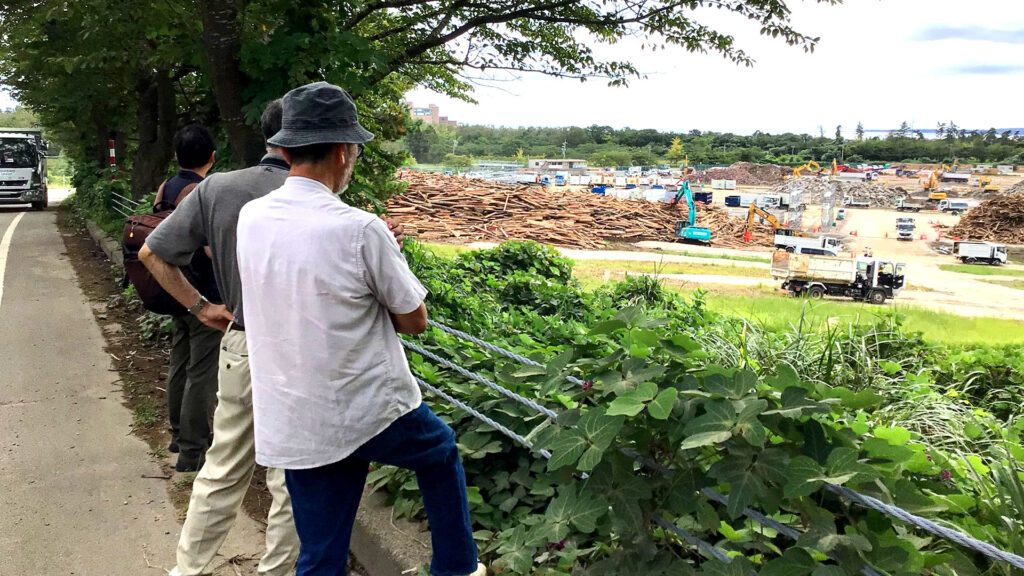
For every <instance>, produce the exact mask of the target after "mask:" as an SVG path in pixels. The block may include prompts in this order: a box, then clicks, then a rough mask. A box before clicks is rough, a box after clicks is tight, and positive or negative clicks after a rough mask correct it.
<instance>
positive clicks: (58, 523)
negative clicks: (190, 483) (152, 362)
mask: <svg viewBox="0 0 1024 576" xmlns="http://www.w3.org/2000/svg"><path fill="white" fill-rule="evenodd" d="M59 198H60V197H59V196H57V197H56V198H55V197H54V196H51V205H52V204H55V203H56V202H58V201H59ZM19 215H20V216H21V219H20V221H19V223H18V225H17V228H16V229H14V230H13V233H11V234H10V235H9V238H10V241H9V243H8V245H9V249H8V251H7V258H6V269H5V274H4V275H3V299H2V302H0V576H28V575H33V576H35V575H39V576H50V575H65V574H67V575H75V576H116V575H128V574H131V575H136V574H138V575H146V574H153V575H154V576H157V575H160V574H166V573H167V572H166V570H169V569H170V568H172V567H173V566H174V550H175V545H176V543H177V537H178V533H179V531H180V525H179V524H178V522H177V521H176V520H175V510H174V508H173V506H172V504H171V502H170V500H169V498H168V495H167V480H165V479H161V478H160V476H162V473H161V471H160V468H159V466H158V465H157V463H156V462H154V461H153V459H152V458H151V457H150V456H149V454H148V453H149V448H148V446H146V444H145V443H144V442H142V441H141V440H139V439H138V438H136V437H135V436H133V435H132V433H131V423H132V415H131V413H130V411H129V410H128V409H127V408H125V407H124V406H123V405H122V403H121V402H122V396H121V391H120V388H119V383H118V374H117V372H115V371H113V370H112V369H111V359H110V357H109V356H108V355H107V354H106V352H104V338H103V334H102V332H101V329H100V327H99V326H98V325H97V323H96V321H95V320H94V316H93V314H92V309H91V306H92V304H90V303H89V302H88V300H87V299H86V296H85V294H84V293H83V292H82V291H81V289H80V288H79V286H78V284H77V281H76V277H75V273H74V270H73V268H72V266H71V264H70V262H69V261H68V258H67V256H66V255H65V254H64V244H63V242H62V239H61V235H60V231H59V230H58V228H57V226H56V213H55V212H53V211H52V208H51V210H50V211H47V212H25V211H24V210H22V209H18V208H8V207H0V239H2V238H3V237H4V235H5V233H8V231H9V230H10V226H11V224H12V222H14V221H15V219H16V218H18V217H19ZM2 249H3V247H2V246H0V262H2V261H3V260H4V258H3V253H2V252H3V250H2ZM147 476H155V477H157V478H147ZM261 550H262V534H261V533H260V532H259V530H258V527H257V526H256V525H255V522H253V521H252V520H250V519H248V518H247V517H246V516H245V514H244V513H243V514H240V517H239V525H238V526H237V527H236V530H233V534H232V537H231V538H229V541H228V543H227V544H226V545H225V548H224V550H223V551H222V552H223V553H224V555H225V557H226V558H230V557H232V556H235V555H239V554H243V555H247V556H250V557H251V556H255V555H258V553H259V552H260V551H261ZM245 572H246V573H249V572H248V571H245ZM217 573H218V574H235V573H238V572H235V570H234V569H231V570H227V569H226V567H223V568H222V569H221V570H218V571H217Z"/></svg>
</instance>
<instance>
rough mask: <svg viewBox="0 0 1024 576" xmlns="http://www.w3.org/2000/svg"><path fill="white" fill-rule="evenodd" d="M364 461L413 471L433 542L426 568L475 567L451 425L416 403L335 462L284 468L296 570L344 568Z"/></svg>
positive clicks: (445, 575) (456, 573) (321, 574)
mask: <svg viewBox="0 0 1024 576" xmlns="http://www.w3.org/2000/svg"><path fill="white" fill-rule="evenodd" d="M370 462H380V463H382V464H391V465H394V466H398V467H400V468H406V469H408V470H412V471H413V472H415V473H416V481H417V483H418V484H419V487H420V492H421V493H422V495H423V507H424V508H425V509H426V511H427V520H428V521H429V522H430V539H431V543H432V545H433V549H434V557H433V559H432V561H431V563H430V572H431V573H432V574H434V575H435V576H460V575H465V574H471V573H472V572H473V571H474V570H476V567H477V549H476V542H475V541H474V540H473V529H472V526H471V525H470V519H469V502H468V501H467V500H466V473H465V472H464V471H463V469H462V461H461V460H460V459H459V450H458V447H457V446H456V445H455V433H454V432H453V431H452V429H451V428H449V427H448V425H447V424H445V423H444V422H442V421H441V420H440V419H439V418H438V417H437V416H436V415H434V413H433V412H431V411H430V408H427V405H426V404H420V406H419V408H417V409H415V410H413V411H412V412H410V413H408V414H406V415H405V416H402V417H401V418H399V419H398V420H395V421H394V422H393V423H392V424H391V426H388V428H387V429H385V430H384V431H383V432H381V433H380V434H378V435H377V436H375V437H374V438H373V439H372V440H370V441H369V442H367V443H366V444H363V445H362V446H360V447H359V449H358V450H356V451H355V453H353V454H352V455H351V456H349V457H348V458H345V459H344V460H341V461H340V462H335V463H333V464H328V465H327V466H321V467H319V468H310V469H307V470H285V480H286V481H287V483H288V492H289V493H290V494H291V497H292V510H293V512H294V514H295V528H296V530H297V531H298V533H299V542H300V545H299V561H298V566H297V567H296V573H295V574H296V576H345V574H346V572H347V564H348V549H349V542H350V540H351V538H352V523H353V522H354V521H355V517H356V510H357V509H358V508H359V499H360V498H361V497H362V495H363V488H364V486H365V484H366V474H367V472H368V471H369V466H370Z"/></svg>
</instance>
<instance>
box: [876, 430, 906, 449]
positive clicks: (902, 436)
mask: <svg viewBox="0 0 1024 576" xmlns="http://www.w3.org/2000/svg"><path fill="white" fill-rule="evenodd" d="M871 433H872V434H874V436H875V438H882V439H884V440H887V441H888V442H889V444H893V445H896V446H906V444H907V443H908V442H910V439H911V433H910V430H907V429H906V428H902V427H900V426H895V427H892V428H885V427H881V426H879V427H878V428H875V429H874V430H872V431H871Z"/></svg>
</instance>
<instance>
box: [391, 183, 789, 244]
mask: <svg viewBox="0 0 1024 576" xmlns="http://www.w3.org/2000/svg"><path fill="white" fill-rule="evenodd" d="M401 179H402V181H404V182H407V183H408V187H407V189H406V191H405V192H404V193H403V194H401V195H398V196H395V197H393V198H392V199H391V200H389V201H388V203H387V208H388V213H389V214H390V215H391V216H393V217H395V218H397V219H398V220H399V221H400V222H402V224H403V225H404V226H405V227H406V228H408V229H409V230H410V232H414V233H415V234H417V235H418V236H419V238H420V239H423V240H440V239H449V240H450V239H458V240H461V241H488V242H504V241H506V240H534V241H536V242H541V243H544V244H552V245H555V246H562V247H569V248H586V249H597V248H603V247H605V242H608V241H619V242H627V241H628V242H637V241H641V240H660V241H663V242H671V241H676V240H679V238H677V237H676V235H675V223H676V221H678V220H685V219H686V217H687V213H686V207H685V206H682V205H679V206H672V205H670V204H668V203H665V202H648V201H645V200H619V199H616V198H610V197H605V196H599V195H597V194H592V193H588V192H574V191H571V190H557V191H551V190H547V189H544V188H541V187H538V186H513V185H508V184H499V183H495V182H486V181H481V180H467V179H465V178H460V177H457V176H444V175H439V174H429V173H423V172H407V173H406V174H404V175H403V176H402V177H401ZM697 226H703V227H706V228H709V229H710V230H711V232H712V240H711V241H712V244H714V245H715V246H723V247H748V248H749V247H756V246H771V244H772V242H773V230H772V228H771V226H770V225H767V224H758V225H757V226H756V227H755V229H754V232H753V234H752V237H751V242H750V243H749V244H747V243H746V242H744V241H743V234H744V232H745V231H746V222H745V221H744V220H742V219H739V218H733V217H731V216H729V214H728V213H727V212H726V211H725V210H722V209H721V208H708V207H705V206H703V205H700V204H698V214H697Z"/></svg>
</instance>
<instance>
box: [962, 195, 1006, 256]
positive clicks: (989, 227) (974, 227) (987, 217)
mask: <svg viewBox="0 0 1024 576" xmlns="http://www.w3.org/2000/svg"><path fill="white" fill-rule="evenodd" d="M949 235H951V236H954V237H959V238H962V239H964V240H988V241H990V242H1002V243H1004V244H1024V194H1013V195H1009V196H997V197H995V198H992V199H991V200H986V201H984V202H982V203H981V205H979V206H978V207H977V208H974V209H973V210H970V211H969V212H967V214H965V215H963V216H961V217H960V223H959V224H957V225H956V226H954V227H953V228H952V229H951V230H950V231H949Z"/></svg>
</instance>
